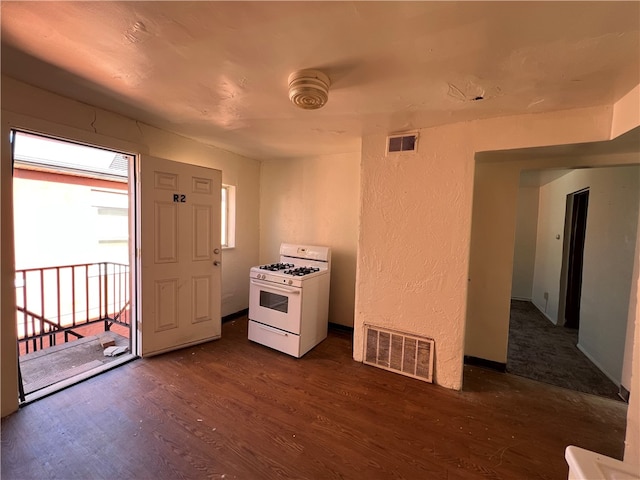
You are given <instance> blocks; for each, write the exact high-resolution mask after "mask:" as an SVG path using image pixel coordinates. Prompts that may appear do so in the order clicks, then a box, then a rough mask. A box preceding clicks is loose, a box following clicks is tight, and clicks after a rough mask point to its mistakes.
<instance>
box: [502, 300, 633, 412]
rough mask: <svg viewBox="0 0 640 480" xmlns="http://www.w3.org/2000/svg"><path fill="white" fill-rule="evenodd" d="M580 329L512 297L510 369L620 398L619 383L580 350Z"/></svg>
mask: <svg viewBox="0 0 640 480" xmlns="http://www.w3.org/2000/svg"><path fill="white" fill-rule="evenodd" d="M577 343H578V331H577V330H575V329H569V328H565V327H560V326H556V325H553V324H552V323H551V322H550V321H549V320H548V319H547V318H545V317H544V315H543V314H542V313H541V312H540V311H539V310H538V309H537V308H536V307H535V306H534V305H533V304H532V303H531V302H526V301H519V300H512V301H511V319H510V322H509V351H508V358H507V372H509V373H512V374H515V375H520V376H522V377H527V378H531V379H533V380H537V381H540V382H544V383H548V384H551V385H557V386H559V387H564V388H569V389H571V390H575V391H578V392H584V393H591V394H593V395H599V396H602V397H607V398H612V399H616V400H621V399H620V397H619V396H618V387H617V386H616V385H615V384H614V383H613V382H612V381H611V380H609V378H608V377H607V376H606V375H605V374H604V373H602V372H601V371H600V370H599V369H598V368H597V367H596V366H595V365H594V364H593V363H591V361H590V360H589V359H588V358H587V357H585V356H584V354H583V353H582V352H581V351H580V350H578V347H576V344H577Z"/></svg>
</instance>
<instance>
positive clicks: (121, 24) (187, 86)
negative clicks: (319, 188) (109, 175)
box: [0, 1, 640, 159]
mask: <svg viewBox="0 0 640 480" xmlns="http://www.w3.org/2000/svg"><path fill="white" fill-rule="evenodd" d="M0 8H1V21H2V24H1V28H2V73H3V74H6V75H9V76H11V77H14V78H17V79H19V80H22V81H24V82H27V83H29V84H32V85H36V86H38V87H42V88H45V89H47V90H51V91H53V92H56V93H59V94H62V95H65V96H68V97H72V98H76V99H78V100H80V101H83V102H86V103H89V104H92V105H96V106H98V107H101V108H105V109H108V110H112V111H116V112H118V113H121V114H123V115H126V116H129V117H132V118H135V119H137V120H140V121H143V122H145V123H149V124H151V125H155V126H157V127H160V128H164V129H167V130H171V131H174V132H177V133H179V134H182V135H185V136H187V137H191V138H194V139H197V140H200V141H203V142H206V143H210V144H214V145H217V146H219V147H222V148H224V149H227V150H230V151H233V152H236V153H240V154H242V155H246V156H249V157H252V158H257V159H272V158H291V157H301V156H308V155H320V154H332V153H340V152H353V151H358V150H359V149H360V138H361V137H362V135H363V134H369V133H380V132H382V133H385V134H387V133H394V132H402V131H408V130H412V129H416V128H421V127H428V126H433V125H438V124H444V123H450V122H453V121H461V120H471V119H476V118H486V117H492V116H503V115H512V114H519V113H535V112H545V111H551V110H558V109H570V108H576V107H584V106H593V105H610V104H612V103H613V102H614V101H615V100H617V99H618V98H620V97H621V96H622V95H623V94H625V93H627V92H628V91H629V90H630V89H631V88H632V87H633V86H635V85H637V84H638V83H639V82H640V79H639V75H640V73H639V72H640V36H639V34H640V32H639V31H640V2H637V1H633V2H610V1H605V2H590V1H588V2H206V1H202V2H7V1H3V2H2V3H1V5H0ZM303 68H316V69H320V70H322V71H324V72H325V73H326V74H327V75H328V76H329V77H330V79H331V82H332V85H331V88H330V91H329V101H328V103H327V105H326V106H325V107H323V108H322V109H320V110H313V111H306V110H301V109H299V108H297V107H295V106H294V105H293V104H291V103H290V102H289V100H288V93H287V77H288V76H289V74H290V73H291V72H293V71H295V70H299V69H303ZM477 97H482V98H483V99H482V100H474V99H476V98H477Z"/></svg>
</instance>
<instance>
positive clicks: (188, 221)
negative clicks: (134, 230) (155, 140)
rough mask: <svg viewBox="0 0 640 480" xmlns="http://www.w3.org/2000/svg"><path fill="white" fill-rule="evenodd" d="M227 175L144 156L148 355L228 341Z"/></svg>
mask: <svg viewBox="0 0 640 480" xmlns="http://www.w3.org/2000/svg"><path fill="white" fill-rule="evenodd" d="M221 180H222V173H221V172H220V171H219V170H214V169H211V168H205V167H199V166H195V165H188V164H184V163H178V162H172V161H169V160H164V159H160V158H153V157H149V156H143V157H142V158H141V160H140V199H141V201H140V205H141V211H140V227H141V228H140V245H141V253H140V255H141V264H142V269H141V270H142V271H141V278H140V284H141V289H140V291H141V292H142V298H141V305H142V308H141V318H140V330H139V331H140V333H141V335H140V336H141V339H140V349H139V351H140V354H141V355H142V356H145V355H154V354H158V353H163V352H167V351H170V350H175V349H178V348H182V347H186V346H189V345H194V344H197V343H202V342H206V341H208V340H213V339H216V338H220V334H221V320H220V298H221V294H220V292H221V288H220V283H221V269H222V267H221V265H220V261H221V246H220V198H221V197H220V195H221V186H222V185H221Z"/></svg>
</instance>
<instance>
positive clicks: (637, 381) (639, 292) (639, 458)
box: [623, 221, 640, 470]
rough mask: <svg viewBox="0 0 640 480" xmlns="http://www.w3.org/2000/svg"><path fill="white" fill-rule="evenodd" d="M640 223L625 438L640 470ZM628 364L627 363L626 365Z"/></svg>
mask: <svg viewBox="0 0 640 480" xmlns="http://www.w3.org/2000/svg"><path fill="white" fill-rule="evenodd" d="M638 275H640V221H639V222H638V234H637V237H636V258H635V268H634V284H633V286H634V288H635V290H634V295H633V297H634V300H635V301H633V302H632V305H631V308H630V309H629V320H630V322H633V321H634V320H635V324H634V328H633V329H631V331H632V332H633V337H632V338H631V339H630V340H629V342H628V343H627V349H628V348H629V346H630V345H633V349H632V350H633V351H632V352H631V353H630V354H629V353H628V350H626V351H625V357H627V356H629V355H630V356H631V359H632V361H631V369H630V370H631V371H630V372H625V374H624V375H623V379H624V378H625V375H627V374H628V375H630V376H631V379H630V383H624V385H628V387H627V388H628V390H629V392H632V394H631V396H630V398H629V407H628V409H627V431H626V437H625V442H624V443H625V450H624V461H625V462H629V463H631V464H633V465H636V467H638V469H639V470H640V302H639V301H638V300H639V299H640V281H639V280H638ZM625 364H626V363H625Z"/></svg>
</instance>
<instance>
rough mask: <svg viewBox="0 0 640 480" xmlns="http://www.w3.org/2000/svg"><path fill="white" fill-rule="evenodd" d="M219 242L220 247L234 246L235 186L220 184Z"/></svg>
mask: <svg viewBox="0 0 640 480" xmlns="http://www.w3.org/2000/svg"><path fill="white" fill-rule="evenodd" d="M221 200H222V201H221V202H220V205H221V208H222V215H221V217H220V218H221V219H222V220H221V224H220V234H221V238H220V243H221V244H222V248H233V247H235V246H236V187H234V186H233V185H222V198H221Z"/></svg>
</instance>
